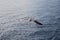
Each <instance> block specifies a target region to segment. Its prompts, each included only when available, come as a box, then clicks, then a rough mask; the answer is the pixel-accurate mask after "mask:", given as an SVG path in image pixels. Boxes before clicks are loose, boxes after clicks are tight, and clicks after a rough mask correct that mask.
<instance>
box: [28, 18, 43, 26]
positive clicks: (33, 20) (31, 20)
mask: <svg viewBox="0 0 60 40" xmlns="http://www.w3.org/2000/svg"><path fill="white" fill-rule="evenodd" d="M29 22H34V23H36V24H38V25H43V24H42V23H40V22H39V21H37V20H35V19H29Z"/></svg>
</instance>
